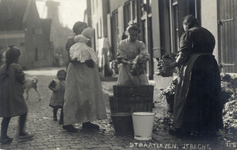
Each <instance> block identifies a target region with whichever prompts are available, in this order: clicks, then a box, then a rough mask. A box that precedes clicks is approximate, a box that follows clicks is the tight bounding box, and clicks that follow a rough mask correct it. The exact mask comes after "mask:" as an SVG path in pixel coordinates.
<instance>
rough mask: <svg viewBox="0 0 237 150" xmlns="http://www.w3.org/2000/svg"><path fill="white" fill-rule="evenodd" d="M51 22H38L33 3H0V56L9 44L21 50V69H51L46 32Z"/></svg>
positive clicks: (21, 0) (31, 0)
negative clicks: (48, 67) (49, 67)
mask: <svg viewBox="0 0 237 150" xmlns="http://www.w3.org/2000/svg"><path fill="white" fill-rule="evenodd" d="M50 26H51V20H41V19H40V18H39V14H38V11H37V8H36V4H35V1H34V0H17V1H16V0H1V2H0V53H1V54H2V53H3V52H4V51H5V50H6V49H7V47H8V46H9V45H15V46H17V47H19V48H20V49H21V51H22V55H21V57H20V60H19V63H20V64H21V65H22V67H23V68H24V69H31V68H36V67H47V66H52V63H53V47H52V42H51V41H50V40H49V36H50V35H49V34H48V32H49V31H50V30H51V28H50Z"/></svg>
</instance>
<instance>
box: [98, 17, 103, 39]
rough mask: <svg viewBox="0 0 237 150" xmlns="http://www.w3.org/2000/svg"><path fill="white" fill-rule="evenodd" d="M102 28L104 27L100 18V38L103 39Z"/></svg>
mask: <svg viewBox="0 0 237 150" xmlns="http://www.w3.org/2000/svg"><path fill="white" fill-rule="evenodd" d="M102 26H103V25H102V20H101V18H100V35H99V36H100V38H101V37H102Z"/></svg>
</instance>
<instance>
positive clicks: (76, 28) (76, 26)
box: [72, 21, 88, 34]
mask: <svg viewBox="0 0 237 150" xmlns="http://www.w3.org/2000/svg"><path fill="white" fill-rule="evenodd" d="M87 27H88V26H87V23H85V22H81V21H78V22H76V23H75V24H74V25H73V28H72V30H73V32H74V33H75V34H81V32H82V31H83V30H84V29H85V28H87Z"/></svg>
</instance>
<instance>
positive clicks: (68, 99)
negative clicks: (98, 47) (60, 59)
mask: <svg viewBox="0 0 237 150" xmlns="http://www.w3.org/2000/svg"><path fill="white" fill-rule="evenodd" d="M76 24H77V26H78V28H80V29H82V28H83V30H81V33H80V34H77V35H75V37H74V39H73V40H74V44H72V46H70V47H69V57H70V62H69V65H68V68H67V76H66V87H65V97H64V106H63V110H64V112H63V115H64V120H63V125H64V129H66V130H67V131H69V132H78V131H77V129H75V128H74V127H73V126H72V125H73V124H75V123H82V128H83V129H89V130H91V129H99V126H98V125H96V124H92V123H91V122H93V121H96V120H98V119H99V120H100V119H106V118H107V116H106V111H105V105H104V101H103V92H102V87H101V82H100V75H99V69H98V66H97V56H96V53H95V51H94V50H93V49H92V48H91V47H89V46H88V45H87V43H88V42H90V40H91V39H92V38H93V35H94V29H92V28H89V27H87V25H86V24H85V23H84V22H78V23H76Z"/></svg>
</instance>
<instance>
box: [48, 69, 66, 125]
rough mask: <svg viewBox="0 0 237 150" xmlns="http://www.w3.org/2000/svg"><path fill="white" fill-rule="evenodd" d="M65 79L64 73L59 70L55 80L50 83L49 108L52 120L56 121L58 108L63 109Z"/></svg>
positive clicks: (60, 122)
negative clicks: (51, 112)
mask: <svg viewBox="0 0 237 150" xmlns="http://www.w3.org/2000/svg"><path fill="white" fill-rule="evenodd" d="M65 79H66V71H65V70H63V69H62V70H59V71H58V72H57V78H56V79H54V80H53V81H51V82H50V84H49V86H48V87H49V89H50V90H52V95H51V98H50V102H49V106H50V107H52V108H53V120H54V121H57V120H58V119H57V112H58V109H59V108H62V107H63V101H64V93H65ZM59 124H62V111H61V115H60V121H59Z"/></svg>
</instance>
